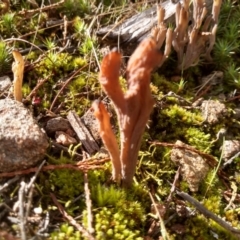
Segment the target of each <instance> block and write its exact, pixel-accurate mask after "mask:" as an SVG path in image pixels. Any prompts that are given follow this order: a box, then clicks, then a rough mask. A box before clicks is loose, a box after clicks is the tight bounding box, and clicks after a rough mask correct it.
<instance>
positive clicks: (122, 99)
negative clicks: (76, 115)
mask: <svg viewBox="0 0 240 240" xmlns="http://www.w3.org/2000/svg"><path fill="white" fill-rule="evenodd" d="M161 60H162V54H161V53H160V51H159V50H158V48H157V44H156V42H155V40H153V39H152V38H147V39H146V40H144V41H142V42H141V43H140V45H139V46H138V47H137V49H136V50H135V52H134V53H133V54H132V56H131V57H130V59H129V62H128V66H127V74H126V76H127V85H128V89H127V91H126V93H124V92H123V91H122V89H121V86H120V83H119V70H120V64H121V54H120V53H119V52H116V51H112V52H110V53H109V54H108V55H107V56H105V57H104V59H103V61H102V64H101V71H100V76H99V81H100V83H101V85H102V88H103V89H104V91H105V93H106V94H107V95H108V96H109V97H110V99H111V100H112V102H113V104H114V107H115V111H116V113H117V116H118V122H119V131H120V142H121V150H120V157H118V156H116V154H115V153H116V152H117V151H116V149H115V150H114V151H115V153H114V154H112V153H111V150H109V146H107V144H106V140H104V139H103V142H104V144H106V147H107V148H108V150H109V152H110V155H111V158H112V163H113V168H115V167H116V166H119V164H120V166H121V180H122V183H123V186H130V185H131V184H132V181H133V176H134V173H135V170H136V164H137V157H138V151H139V148H140V143H141V136H142V134H143V132H144V129H145V126H146V123H147V120H148V118H149V115H150V113H151V111H152V107H153V104H154V101H153V98H152V96H151V92H150V74H151V71H152V70H153V69H154V68H155V67H157V66H158V65H159V63H160V62H161ZM93 110H94V114H95V116H96V118H97V119H98V122H99V126H100V131H101V132H102V133H101V136H104V137H106V136H107V135H109V139H110V138H111V139H112V137H113V136H112V134H113V133H112V130H111V128H110V124H109V115H108V114H107V113H106V109H105V108H103V105H102V104H101V103H96V102H94V103H93ZM106 122H107V124H106ZM108 124H109V125H108ZM107 125H108V127H106V128H105V127H104V126H107ZM103 132H104V133H103ZM115 141H116V139H115V137H114V140H113V141H112V143H113V142H114V144H113V145H115ZM114 148H115V147H114ZM113 158H114V159H113ZM117 161H120V163H119V164H117ZM118 172H119V171H118V169H115V170H113V179H114V180H118V179H117V175H118ZM116 174H117V175H116Z"/></svg>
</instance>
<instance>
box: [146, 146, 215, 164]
mask: <svg viewBox="0 0 240 240" xmlns="http://www.w3.org/2000/svg"><path fill="white" fill-rule="evenodd" d="M150 143H151V144H152V145H154V146H156V145H157V146H163V147H174V148H180V149H185V150H189V151H192V152H195V153H197V154H199V155H200V156H202V157H203V158H206V159H207V160H208V164H209V165H210V166H211V167H216V166H217V164H218V162H217V160H216V159H215V158H214V157H213V156H212V155H210V154H207V153H204V152H201V151H199V150H197V149H195V148H193V147H187V146H180V145H177V144H174V143H165V142H156V141H154V142H150Z"/></svg>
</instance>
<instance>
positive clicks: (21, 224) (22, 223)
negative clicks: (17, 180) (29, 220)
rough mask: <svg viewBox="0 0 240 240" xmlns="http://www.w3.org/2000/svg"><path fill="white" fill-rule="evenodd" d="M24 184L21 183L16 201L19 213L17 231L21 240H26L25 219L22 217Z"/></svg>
mask: <svg viewBox="0 0 240 240" xmlns="http://www.w3.org/2000/svg"><path fill="white" fill-rule="evenodd" d="M25 187H26V184H25V182H23V181H22V182H21V186H20V189H19V192H18V198H19V199H18V201H19V211H18V218H19V229H20V235H21V239H22V240H27V236H26V231H25V225H26V218H25V215H24V203H25V201H24V193H25Z"/></svg>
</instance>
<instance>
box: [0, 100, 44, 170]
mask: <svg viewBox="0 0 240 240" xmlns="http://www.w3.org/2000/svg"><path fill="white" fill-rule="evenodd" d="M47 147H48V139H47V136H46V134H45V132H44V131H42V130H41V129H40V127H39V126H38V125H37V123H36V122H35V120H34V119H33V117H32V114H31V112H30V111H29V110H28V109H26V108H25V107H24V105H23V104H22V103H20V102H17V101H14V100H12V99H3V100H0V172H10V171H14V170H17V169H18V170H20V169H25V168H28V167H30V166H33V165H35V164H36V163H37V162H39V161H40V160H42V159H43V157H44V154H45V152H46V149H47Z"/></svg>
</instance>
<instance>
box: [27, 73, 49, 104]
mask: <svg viewBox="0 0 240 240" xmlns="http://www.w3.org/2000/svg"><path fill="white" fill-rule="evenodd" d="M51 76H52V73H51V74H49V75H48V76H47V77H45V78H44V79H40V80H38V83H37V85H36V86H35V87H34V88H33V90H32V91H31V92H30V93H29V95H28V96H27V97H26V99H29V100H30V99H31V97H33V95H34V94H36V92H37V90H38V89H39V88H40V87H41V86H42V85H43V84H44V83H45V82H46V81H48V79H49V78H50V77H51Z"/></svg>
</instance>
